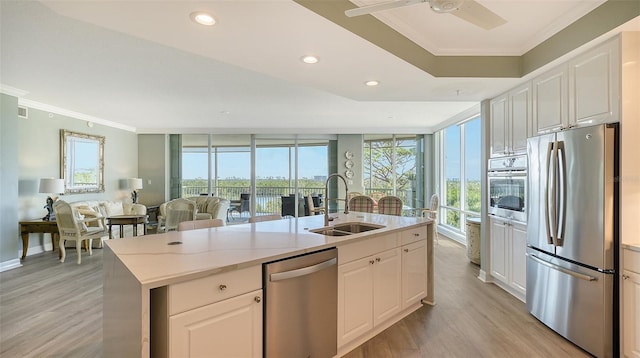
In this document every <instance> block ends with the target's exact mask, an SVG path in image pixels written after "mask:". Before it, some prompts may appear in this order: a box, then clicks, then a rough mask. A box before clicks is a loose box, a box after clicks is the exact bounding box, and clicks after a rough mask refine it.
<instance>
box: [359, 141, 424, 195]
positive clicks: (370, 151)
mask: <svg viewBox="0 0 640 358" xmlns="http://www.w3.org/2000/svg"><path fill="white" fill-rule="evenodd" d="M423 142H424V139H423V138H422V136H415V135H365V136H364V148H363V153H364V154H363V155H364V158H363V163H364V187H365V194H367V195H370V196H372V197H373V198H374V199H379V197H380V196H383V195H394V196H397V197H399V198H400V199H402V202H403V203H404V205H405V206H408V207H423V199H424V198H423V197H422V196H423V194H422V193H423V191H422V189H421V188H422V186H423V179H422V174H423V168H422V165H423V164H422V163H423V161H422V157H423V156H424V151H423V148H424V144H423Z"/></svg>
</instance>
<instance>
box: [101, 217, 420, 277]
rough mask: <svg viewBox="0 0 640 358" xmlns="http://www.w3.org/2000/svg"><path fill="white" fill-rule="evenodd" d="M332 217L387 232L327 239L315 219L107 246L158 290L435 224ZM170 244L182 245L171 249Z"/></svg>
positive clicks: (133, 239)
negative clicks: (181, 282)
mask: <svg viewBox="0 0 640 358" xmlns="http://www.w3.org/2000/svg"><path fill="white" fill-rule="evenodd" d="M331 216H332V217H334V216H339V217H338V218H337V219H336V220H334V221H332V222H330V224H329V225H330V226H332V225H334V224H340V223H346V222H366V223H373V224H379V225H384V226H385V228H382V229H378V230H375V231H371V232H365V233H360V234H352V235H347V236H324V235H320V234H316V233H310V232H308V230H309V229H317V228H321V227H323V226H324V215H315V216H305V217H301V218H297V219H296V218H291V219H283V220H275V221H265V222H259V223H255V224H242V225H229V226H223V227H218V228H210V229H199V230H190V231H182V232H178V231H172V232H168V233H161V234H155V235H146V236H140V237H126V238H123V239H112V240H108V241H106V245H107V246H108V247H109V248H110V249H111V250H112V251H113V253H114V254H115V255H116V256H117V257H118V258H119V259H120V261H121V262H122V263H123V264H124V265H125V266H126V267H127V269H128V270H129V271H130V272H131V273H132V274H133V276H134V277H135V278H136V279H137V281H138V282H140V284H141V285H142V286H145V287H146V288H153V287H159V286H164V285H167V284H170V283H173V282H177V281H183V280H185V278H188V279H192V278H198V277H202V276H207V275H211V274H215V273H219V272H224V271H231V270H236V269H238V268H242V267H248V266H252V265H257V264H261V263H264V262H269V261H273V260H278V259H281V258H285V257H290V256H295V255H299V254H303V253H307V252H311V251H316V250H320V249H324V248H328V247H333V246H338V245H341V244H344V243H347V242H352V241H357V240H359V239H363V238H366V237H368V236H371V235H376V236H377V235H380V234H385V233H390V232H394V231H397V230H401V229H406V228H410V227H412V226H418V225H422V224H424V223H430V222H432V220H431V219H427V218H421V217H417V218H416V217H403V216H390V215H378V214H368V213H360V212H353V213H349V214H348V215H345V214H339V215H337V214H332V215H331ZM171 242H180V243H181V244H178V245H169V243H171ZM185 276H188V277H185Z"/></svg>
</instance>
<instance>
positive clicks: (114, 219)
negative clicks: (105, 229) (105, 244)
mask: <svg viewBox="0 0 640 358" xmlns="http://www.w3.org/2000/svg"><path fill="white" fill-rule="evenodd" d="M147 221H148V220H147V215H114V216H109V217H108V218H107V225H108V226H109V239H112V238H113V236H112V234H111V226H112V225H119V226H120V238H123V237H124V230H122V227H123V226H124V225H133V236H138V225H139V224H142V226H143V228H144V235H146V234H147Z"/></svg>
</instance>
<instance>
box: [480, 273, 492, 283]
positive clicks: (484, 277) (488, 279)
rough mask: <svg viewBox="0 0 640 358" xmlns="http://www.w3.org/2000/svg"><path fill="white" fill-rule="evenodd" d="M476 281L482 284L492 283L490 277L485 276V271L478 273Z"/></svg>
mask: <svg viewBox="0 0 640 358" xmlns="http://www.w3.org/2000/svg"><path fill="white" fill-rule="evenodd" d="M478 279H479V280H480V281H482V282H484V283H493V279H492V277H491V276H489V275H487V272H486V271H485V270H480V273H478Z"/></svg>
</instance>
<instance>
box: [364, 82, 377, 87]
mask: <svg viewBox="0 0 640 358" xmlns="http://www.w3.org/2000/svg"><path fill="white" fill-rule="evenodd" d="M364 84H365V85H367V86H369V87H374V86H377V85H379V84H380V82H378V81H376V80H371V81H367V82H365V83H364Z"/></svg>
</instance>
